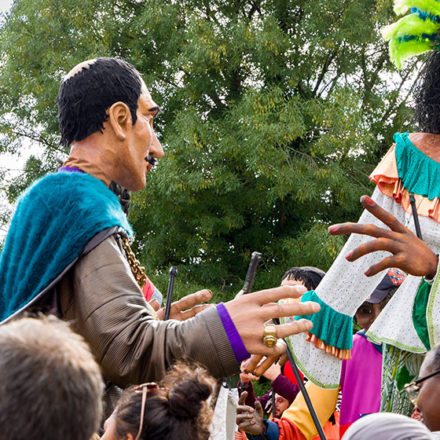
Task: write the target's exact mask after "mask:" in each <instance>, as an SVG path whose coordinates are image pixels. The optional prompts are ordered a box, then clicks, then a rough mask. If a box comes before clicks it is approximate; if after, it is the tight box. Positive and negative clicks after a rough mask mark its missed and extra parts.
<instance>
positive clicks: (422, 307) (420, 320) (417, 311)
mask: <svg viewBox="0 0 440 440" xmlns="http://www.w3.org/2000/svg"><path fill="white" fill-rule="evenodd" d="M430 291H431V286H430V285H429V284H428V283H427V282H426V281H424V280H423V281H422V282H421V283H420V285H419V289H418V290H417V295H416V298H415V300H414V306H413V310H412V319H413V324H414V328H415V329H416V332H417V334H418V335H419V338H420V340H421V341H422V342H423V345H424V346H425V347H426V350H430V349H431V344H430V343H429V335H428V322H427V320H426V308H427V306H428V299H429V292H430Z"/></svg>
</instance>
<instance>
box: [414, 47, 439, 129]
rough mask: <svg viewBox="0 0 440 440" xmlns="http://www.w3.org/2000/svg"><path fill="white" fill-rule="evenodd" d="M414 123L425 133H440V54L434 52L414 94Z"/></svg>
mask: <svg viewBox="0 0 440 440" xmlns="http://www.w3.org/2000/svg"><path fill="white" fill-rule="evenodd" d="M414 98H415V104H416V108H415V112H414V116H413V121H414V122H415V123H416V124H417V125H418V129H419V130H420V131H422V132H425V133H435V134H439V133H440V53H439V52H437V51H433V52H432V54H431V55H430V56H429V58H428V59H427V60H426V62H425V64H424V66H423V69H422V71H421V72H420V79H419V82H418V85H417V87H416V90H415V92H414Z"/></svg>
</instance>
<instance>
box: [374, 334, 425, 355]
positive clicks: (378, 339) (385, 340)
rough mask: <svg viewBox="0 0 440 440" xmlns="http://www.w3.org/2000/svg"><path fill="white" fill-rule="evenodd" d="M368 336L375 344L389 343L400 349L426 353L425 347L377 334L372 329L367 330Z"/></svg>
mask: <svg viewBox="0 0 440 440" xmlns="http://www.w3.org/2000/svg"><path fill="white" fill-rule="evenodd" d="M367 338H368V339H369V340H370V341H371V342H374V343H375V344H388V345H390V346H392V347H396V348H399V349H400V350H403V351H408V352H410V353H414V354H420V353H426V349H425V348H418V347H413V346H412V345H405V344H401V343H400V342H398V341H395V340H394V339H389V338H383V337H382V336H377V335H375V334H374V333H372V332H371V331H370V330H368V332H367Z"/></svg>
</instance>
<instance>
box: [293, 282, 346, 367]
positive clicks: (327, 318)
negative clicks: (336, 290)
mask: <svg viewBox="0 0 440 440" xmlns="http://www.w3.org/2000/svg"><path fill="white" fill-rule="evenodd" d="M306 301H314V302H317V303H318V304H319V305H320V306H321V310H320V311H319V312H318V313H314V314H313V315H303V316H295V319H301V318H306V319H309V320H310V321H312V323H313V328H312V329H311V330H310V334H311V336H310V337H308V341H309V342H312V343H313V344H314V345H315V347H316V348H319V349H321V350H324V351H325V352H326V353H329V354H332V355H333V356H335V357H337V358H339V359H344V357H340V356H350V355H349V354H348V355H347V353H344V354H343V352H346V351H348V352H349V351H350V350H351V348H352V346H353V318H352V317H351V316H349V315H344V314H343V313H340V312H338V311H336V310H335V309H334V308H332V307H330V306H329V305H328V304H326V303H325V302H324V301H322V300H321V299H320V298H319V296H318V295H317V294H316V292H315V291H314V290H311V291H309V292H306V293H305V294H304V295H303V296H302V298H301V302H306Z"/></svg>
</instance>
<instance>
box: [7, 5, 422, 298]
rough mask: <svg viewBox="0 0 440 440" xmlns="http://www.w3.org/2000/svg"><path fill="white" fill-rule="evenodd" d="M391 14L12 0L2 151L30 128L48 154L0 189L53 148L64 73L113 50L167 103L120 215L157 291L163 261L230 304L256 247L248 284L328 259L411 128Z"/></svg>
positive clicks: (343, 8) (376, 8)
mask: <svg viewBox="0 0 440 440" xmlns="http://www.w3.org/2000/svg"><path fill="white" fill-rule="evenodd" d="M391 21H392V15H391V2H390V1H386V0H381V1H377V2H376V1H373V0H344V1H342V0H326V1H324V0H314V1H305V0H300V1H294V2H293V1H287V0H174V1H170V2H164V1H157V0H156V1H150V0H146V1H138V0H112V1H110V0H104V1H101V0H100V1H97V0H86V1H84V0H81V1H79V0H69V1H67V0H15V3H14V6H13V9H12V11H11V13H10V14H9V16H8V17H7V19H6V21H5V24H4V25H3V26H2V28H1V30H0V51H1V55H0V56H1V60H2V61H1V64H0V66H1V67H0V69H1V70H0V92H1V93H0V109H1V110H0V114H3V115H4V116H3V117H2V118H1V119H0V133H1V134H3V136H1V135H0V152H1V151H17V152H19V151H21V150H22V149H23V148H25V147H26V142H23V136H26V137H27V138H30V139H33V141H34V142H38V143H39V144H40V145H43V146H44V154H43V155H42V157H41V158H40V162H38V163H37V161H36V159H33V162H32V163H31V164H30V165H29V169H28V171H29V173H27V174H26V175H25V177H23V178H21V179H19V180H18V181H17V182H15V184H14V185H11V186H10V187H9V197H10V199H11V200H12V199H14V198H15V197H16V195H17V193H18V189H21V188H23V187H25V186H26V185H28V184H29V182H30V181H31V180H32V179H34V178H35V177H36V176H37V175H38V174H39V173H42V172H45V171H47V170H48V169H54V168H56V167H57V166H58V160H59V159H60V158H62V157H63V154H65V151H63V150H62V149H61V148H60V147H59V145H58V135H57V123H56V108H55V105H54V100H55V97H56V93H57V87H58V83H59V80H60V78H61V76H62V74H64V73H65V72H67V71H68V70H70V69H71V68H72V67H73V66H74V65H75V64H76V63H78V62H80V61H83V60H85V59H87V58H91V57H94V56H97V55H101V56H120V57H123V58H125V59H127V60H128V61H130V62H132V63H133V64H135V65H136V67H137V68H138V70H139V71H140V72H142V74H143V76H144V79H145V81H146V83H147V84H148V85H149V87H150V89H151V91H152V95H153V97H154V99H155V100H156V101H157V102H159V104H160V105H161V107H162V109H163V112H162V113H161V115H160V116H159V118H158V125H157V130H158V132H159V134H160V138H161V142H162V143H163V145H164V148H165V157H164V158H163V159H162V160H161V161H160V164H159V166H158V168H157V170H155V171H154V172H152V173H151V174H149V175H148V178H147V188H146V189H145V190H144V191H142V192H140V193H138V194H136V195H135V196H134V201H133V206H132V210H131V213H130V220H131V222H132V223H133V226H134V229H135V232H136V237H137V245H136V246H137V250H138V252H139V253H140V255H141V259H142V260H143V262H144V263H145V264H146V266H147V269H148V273H149V274H150V275H151V277H152V279H153V280H154V281H155V282H156V283H157V284H158V286H159V287H160V288H161V290H162V291H163V292H165V291H166V285H167V275H166V274H167V268H168V267H169V266H170V265H171V264H174V265H178V266H179V270H180V277H179V283H181V284H180V286H181V287H179V289H180V288H186V287H187V288H188V289H189V290H194V289H197V288H199V287H200V288H201V287H202V286H203V287H206V286H208V287H212V286H215V288H216V290H215V291H216V295H218V297H217V298H218V299H220V298H222V299H227V298H228V297H230V296H231V295H232V293H233V292H235V291H236V290H237V289H238V288H239V287H241V284H242V282H243V278H244V275H245V273H246V269H247V266H248V262H249V258H250V255H251V253H252V251H254V250H258V251H260V252H262V253H263V261H262V264H261V269H260V272H259V274H258V276H257V280H256V283H255V288H260V287H269V286H271V285H277V284H278V283H279V279H280V276H281V274H282V273H283V272H284V271H285V269H287V268H288V267H291V266H294V265H305V264H310V265H315V266H318V267H321V268H323V269H328V267H329V266H330V264H331V262H332V260H333V258H334V257H335V255H336V254H337V252H338V251H339V249H340V248H341V246H342V244H343V241H342V239H341V238H329V236H328V234H327V231H326V229H327V226H328V225H329V224H331V223H335V222H342V221H346V220H355V219H356V218H357V216H358V215H359V213H360V205H359V203H358V200H359V196H360V195H361V194H364V193H371V191H372V189H373V186H372V185H371V184H369V183H368V174H369V173H370V172H371V171H372V169H373V168H374V165H375V164H376V163H377V162H378V160H379V159H380V157H381V156H382V155H383V154H384V153H385V151H386V150H387V148H388V147H389V146H390V144H391V142H392V134H393V132H394V131H397V130H402V131H404V130H406V129H408V123H407V121H408V120H409V116H410V109H409V108H408V107H407V105H406V100H407V97H408V95H409V93H410V91H411V87H412V80H411V73H412V72H413V71H414V69H415V67H416V64H415V62H414V63H413V64H411V65H409V66H408V67H407V68H406V69H404V70H403V71H401V72H400V73H397V72H395V71H394V68H393V67H392V65H391V63H390V62H389V61H388V53H387V47H386V44H385V43H384V42H382V41H380V39H379V32H378V29H379V28H380V27H381V26H382V25H384V24H386V23H388V22H391ZM390 79H392V80H390ZM37 165H38V166H37ZM29 176H30V177H29ZM177 295H178V296H179V295H180V290H179V291H178V292H177Z"/></svg>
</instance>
